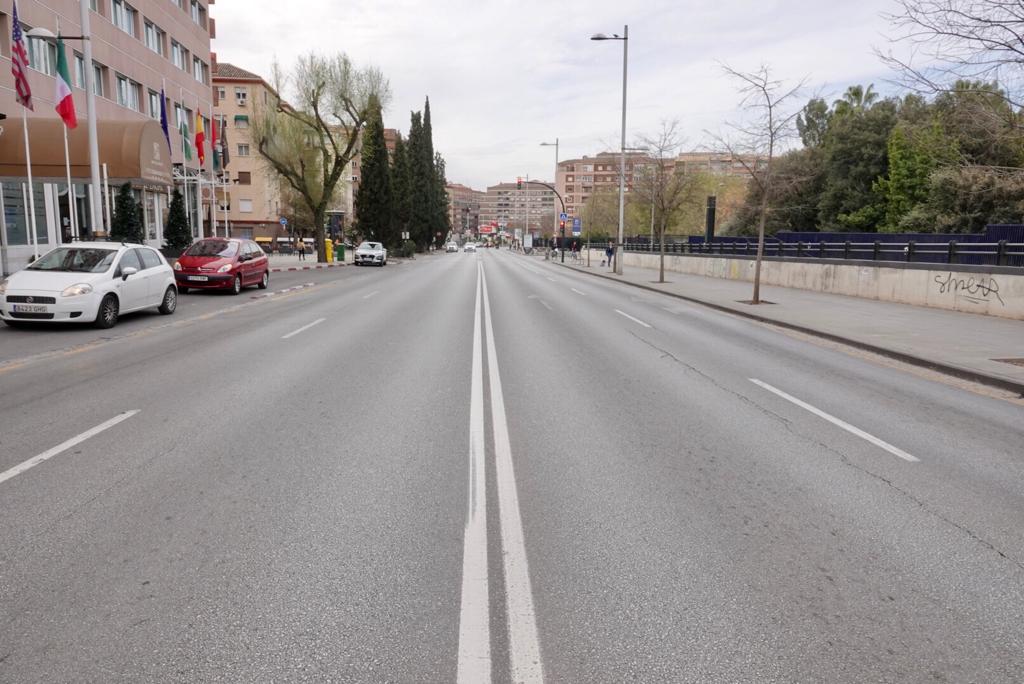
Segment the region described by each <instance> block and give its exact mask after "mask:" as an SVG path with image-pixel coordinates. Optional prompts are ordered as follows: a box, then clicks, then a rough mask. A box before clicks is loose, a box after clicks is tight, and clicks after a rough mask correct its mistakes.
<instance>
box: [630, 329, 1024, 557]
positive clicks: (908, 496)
mask: <svg viewBox="0 0 1024 684" xmlns="http://www.w3.org/2000/svg"><path fill="white" fill-rule="evenodd" d="M630 334H631V335H632V336H633V337H635V338H636V339H638V340H640V341H641V342H643V343H644V344H646V345H647V346H649V347H651V348H652V349H654V350H655V351H657V352H659V353H660V354H661V358H663V359H665V358H668V359H671V360H672V361H674V362H675V363H676V364H678V365H680V366H682V367H683V368H686V369H687V370H690V371H692V372H694V373H696V374H697V375H699V376H700V377H702V378H704V379H705V380H707V381H708V382H710V383H711V384H712V385H714V386H715V387H717V388H718V389H720V390H722V391H724V392H727V393H729V394H731V395H733V396H735V397H737V398H739V399H740V400H741V401H743V402H744V403H746V404H749V405H750V406H753V407H754V408H756V409H757V410H758V411H760V412H761V413H764V414H765V415H767V416H770V417H772V418H775V419H777V420H778V421H780V422H781V423H782V425H783V426H784V427H785V428H786V430H788V431H789V432H790V434H792V435H794V436H795V437H799V438H800V439H803V440H805V441H807V442H810V443H811V444H815V445H817V446H819V447H821V448H822V449H825V450H826V451H828V452H831V453H833V454H835V455H836V456H838V457H839V460H840V462H841V463H842V464H843V465H845V466H848V467H850V468H853V469H854V470H857V471H859V472H861V473H863V474H865V475H867V476H869V477H871V478H874V479H875V480H878V481H879V482H881V483H883V484H884V485H886V486H887V487H889V488H890V489H892V490H893V491H894V492H896V493H898V494H900V495H901V496H903V497H904V498H906V499H908V500H909V501H911V502H912V503H913V504H915V505H916V506H917V507H918V508H920V509H921V510H922V511H924V512H925V513H927V514H928V515H931V516H934V517H935V518H937V519H939V520H941V521H942V522H944V523H946V524H947V525H949V526H951V527H953V528H954V529H956V530H958V531H960V532H962V533H963V534H965V535H967V536H968V537H969V538H970V539H971V540H973V541H974V542H975V543H977V544H980V545H981V546H984V547H985V548H987V549H989V550H990V551H993V552H995V553H996V554H997V555H999V556H1000V557H1001V558H1003V559H1005V560H1007V561H1009V562H1010V563H1013V564H1014V565H1016V566H1017V567H1018V568H1020V569H1021V570H1024V561H1021V560H1018V559H1016V558H1014V557H1012V556H1010V555H1009V554H1007V553H1006V552H1004V551H1003V550H1002V549H1000V548H998V547H997V546H996V545H995V544H993V543H992V542H990V541H988V540H987V539H985V538H984V537H982V536H980V535H979V534H978V533H976V532H975V531H974V530H972V529H970V528H969V527H967V526H965V525H963V524H961V523H958V522H956V521H955V520H952V519H951V518H949V517H947V516H945V515H943V514H942V513H940V512H939V511H937V510H935V509H933V508H931V507H930V506H929V505H928V504H927V503H925V502H924V501H922V500H921V499H919V498H918V497H916V496H914V494H912V493H911V492H909V491H907V490H906V489H903V488H902V487H900V486H899V485H897V484H896V483H894V482H893V481H892V480H890V479H889V478H887V477H885V476H884V475H880V474H879V473H876V472H874V471H872V470H869V469H868V468H865V467H864V466H861V465H858V464H856V463H854V462H853V461H852V460H851V459H850V457H849V456H847V455H846V454H845V453H843V452H842V451H840V450H838V449H836V448H835V447H833V446H831V445H829V444H825V443H824V442H822V441H820V440H818V439H815V438H814V437H811V436H810V435H806V434H804V433H802V432H800V431H798V430H796V429H795V428H794V426H793V423H792V421H790V420H789V419H788V418H785V417H783V416H781V415H779V414H778V413H775V412H774V411H771V410H770V409H767V408H765V407H763V406H761V405H760V404H758V403H757V402H755V401H754V400H753V399H751V398H750V397H747V396H746V395H744V394H740V393H739V392H736V391H735V390H732V389H730V388H728V387H725V386H724V385H722V384H721V383H720V382H718V381H717V380H716V379H715V378H713V377H711V376H710V375H708V374H707V373H705V372H704V371H702V370H700V369H699V368H696V367H694V366H692V365H690V364H688V363H686V362H685V361H683V360H682V359H680V358H679V357H677V356H676V355H675V354H673V353H672V352H670V351H668V350H666V349H662V348H661V347H659V346H658V345H656V344H654V343H653V342H651V341H650V340H647V339H645V338H644V337H641V336H640V335H638V334H636V333H635V332H633V331H630Z"/></svg>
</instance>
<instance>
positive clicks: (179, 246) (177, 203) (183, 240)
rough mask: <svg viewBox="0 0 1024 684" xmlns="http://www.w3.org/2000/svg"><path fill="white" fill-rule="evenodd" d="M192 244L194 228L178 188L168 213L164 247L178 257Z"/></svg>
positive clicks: (175, 190)
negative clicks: (190, 223)
mask: <svg viewBox="0 0 1024 684" xmlns="http://www.w3.org/2000/svg"><path fill="white" fill-rule="evenodd" d="M190 244H192V228H191V227H190V226H189V225H188V217H187V216H186V215H185V199H184V198H183V197H182V195H181V192H179V191H178V189H177V188H175V189H174V195H173V196H172V197H171V208H170V211H168V212H167V226H166V227H165V228H164V245H165V246H166V249H167V252H170V253H174V252H176V254H174V256H177V255H179V254H181V253H182V251H184V250H185V248H186V247H188V246H189V245H190Z"/></svg>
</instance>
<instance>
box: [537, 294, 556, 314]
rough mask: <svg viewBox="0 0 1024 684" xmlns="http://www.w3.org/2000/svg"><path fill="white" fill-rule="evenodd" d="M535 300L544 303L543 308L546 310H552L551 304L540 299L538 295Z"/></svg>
mask: <svg viewBox="0 0 1024 684" xmlns="http://www.w3.org/2000/svg"><path fill="white" fill-rule="evenodd" d="M537 301H538V302H540V303H541V304H543V305H544V308H545V309H547V310H548V311H554V309H552V308H551V305H550V304H548V303H547V302H545V301H544V300H543V299H541V298H540V297H538V298H537Z"/></svg>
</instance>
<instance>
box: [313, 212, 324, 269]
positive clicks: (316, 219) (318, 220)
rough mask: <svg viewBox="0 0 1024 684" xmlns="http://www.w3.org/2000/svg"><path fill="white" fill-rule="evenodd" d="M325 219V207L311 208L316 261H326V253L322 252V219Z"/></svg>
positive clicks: (322, 262) (321, 262)
mask: <svg viewBox="0 0 1024 684" xmlns="http://www.w3.org/2000/svg"><path fill="white" fill-rule="evenodd" d="M326 219H327V209H326V207H322V206H320V207H317V208H316V209H314V210H313V236H314V238H313V239H314V240H316V260H317V263H320V264H325V263H327V254H325V253H324V221H325V220H326Z"/></svg>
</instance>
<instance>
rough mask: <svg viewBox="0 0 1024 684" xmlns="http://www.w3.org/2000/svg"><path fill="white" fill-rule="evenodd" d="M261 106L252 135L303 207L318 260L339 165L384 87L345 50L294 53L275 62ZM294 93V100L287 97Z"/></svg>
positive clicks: (383, 97) (382, 99) (353, 149)
mask: <svg viewBox="0 0 1024 684" xmlns="http://www.w3.org/2000/svg"><path fill="white" fill-rule="evenodd" d="M272 81H273V87H274V90H275V91H276V92H275V93H273V94H272V95H273V97H272V99H271V101H270V102H269V103H268V104H267V105H263V104H262V103H259V102H257V103H255V104H254V107H255V112H254V114H255V116H254V117H253V119H254V120H253V123H252V129H253V131H252V132H253V139H254V140H255V141H256V147H257V149H258V150H259V153H260V154H261V155H262V156H263V158H264V159H266V160H267V162H268V163H269V164H270V166H271V167H272V168H273V169H274V170H275V171H276V172H277V173H278V175H279V176H280V177H281V178H282V180H283V181H284V182H285V183H286V184H287V185H288V186H289V187H290V188H291V189H292V190H293V191H294V192H295V195H297V197H298V199H299V200H300V201H301V203H302V204H303V205H304V207H305V208H306V209H308V210H309V215H311V217H312V222H313V230H314V231H315V233H316V248H317V254H318V257H319V260H320V261H326V254H325V253H324V223H325V220H326V214H327V210H328V209H329V208H330V203H331V201H332V198H334V197H335V191H336V189H337V187H338V183H339V182H340V181H341V177H342V173H343V172H344V170H345V167H346V166H347V165H348V163H349V162H350V161H351V159H352V157H353V156H354V155H355V154H356V153H357V151H358V145H359V140H360V136H361V135H362V130H363V126H364V124H365V123H366V121H367V119H368V118H369V116H370V113H371V112H372V111H373V109H374V108H375V107H376V106H377V104H376V103H377V102H379V103H380V106H386V104H387V102H388V100H389V99H390V87H389V85H388V81H387V79H385V78H384V76H383V74H382V73H381V72H380V71H379V70H377V69H374V68H365V69H357V68H355V67H354V66H353V65H352V63H351V62H350V61H349V59H348V57H346V56H345V55H343V54H340V55H335V56H333V57H324V56H320V55H316V54H310V55H307V56H305V57H300V58H299V61H298V63H297V64H296V65H295V67H294V69H293V70H292V72H291V74H290V75H289V74H285V73H284V72H283V71H282V69H281V68H280V66H279V65H277V64H275V65H274V67H273V75H272ZM288 93H290V94H292V95H293V96H294V98H295V99H294V102H295V105H294V106H293V105H290V104H288V103H287V102H285V101H284V100H283V99H282V97H283V96H284V95H285V94H288Z"/></svg>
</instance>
